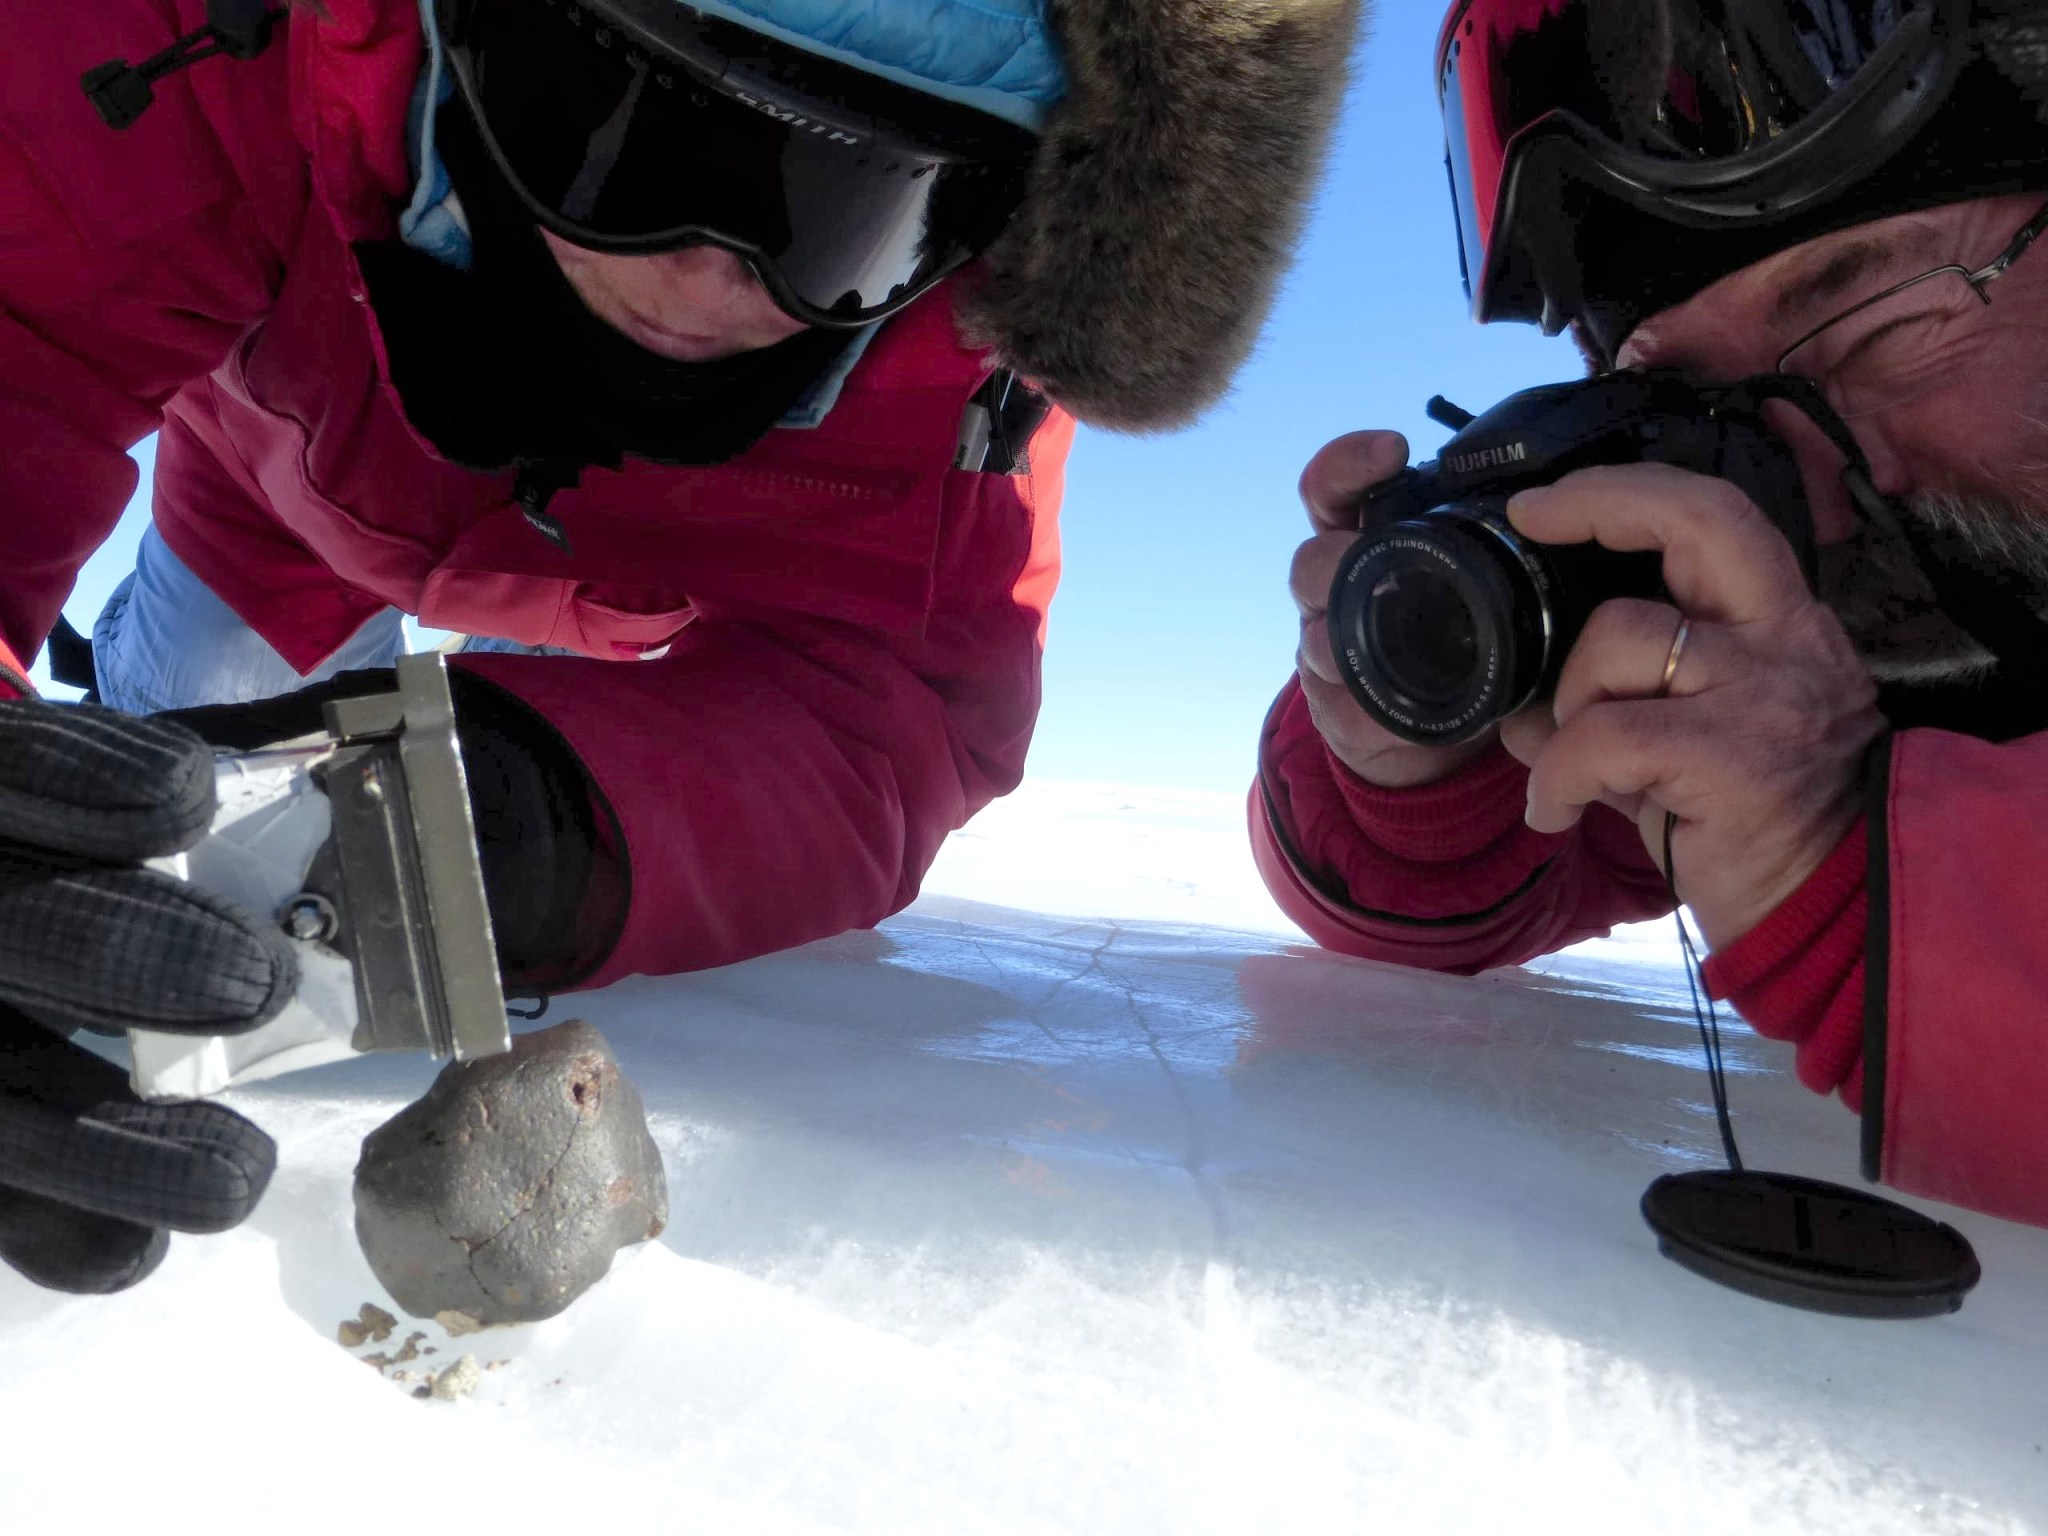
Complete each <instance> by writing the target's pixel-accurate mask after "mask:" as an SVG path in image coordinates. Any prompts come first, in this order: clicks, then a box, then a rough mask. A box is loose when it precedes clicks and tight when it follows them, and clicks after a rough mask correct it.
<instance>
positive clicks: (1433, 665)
mask: <svg viewBox="0 0 2048 1536" xmlns="http://www.w3.org/2000/svg"><path fill="white" fill-rule="evenodd" d="M1777 382H1779V381H1774V380H1771V379H1769V378H1768V377H1766V378H1764V379H1760V380H1746V381H1744V382H1742V383H1739V384H1733V385H1725V386H1711V385H1703V384H1700V383H1697V382H1695V381H1693V380H1690V379H1688V378H1687V377H1686V376H1685V375H1683V374H1681V373H1678V372H1675V371H1672V370H1668V369H1663V370H1657V369H1653V370H1644V371H1631V372H1616V373H1605V374H1601V375H1599V376H1597V377H1594V378H1590V379H1582V380H1578V381H1576V382H1573V383H1568V384H1547V385H1543V386H1541V387H1539V388H1536V389H1527V390H1523V391H1522V392H1521V393H1520V394H1517V395H1511V396H1509V397H1508V398H1507V399H1506V400H1504V401H1502V402H1501V403H1500V404H1499V405H1497V406H1495V407H1494V408H1493V409H1492V410H1490V411H1488V412H1486V413H1485V414H1484V415H1482V416H1478V417H1466V416H1465V414H1464V413H1463V412H1461V411H1457V410H1456V408H1455V407H1445V408H1444V409H1445V411H1447V412H1448V413H1450V416H1451V420H1452V421H1454V422H1456V421H1462V422H1463V425H1462V426H1460V427H1459V428H1458V431H1457V433H1456V435H1455V436H1453V437H1452V438H1451V440H1450V441H1449V442H1447V443H1445V444H1444V446H1443V450H1442V452H1441V453H1439V455H1438V456H1437V458H1436V459H1435V460H1433V461H1432V462H1430V463H1427V464H1423V465H1420V466H1417V467H1413V468H1409V469H1405V470H1403V471H1402V472H1401V473H1400V474H1399V475H1397V476H1396V477H1394V478H1393V479H1391V480H1388V481H1385V482H1383V483H1381V484H1380V485H1377V486H1375V487H1373V489H1372V490H1371V491H1370V492H1368V493H1367V494H1366V496H1365V498H1364V499H1363V501H1362V503H1361V505H1360V518H1359V527H1360V529H1361V530H1362V531H1361V532H1360V534H1359V537H1358V541H1357V542H1356V543H1355V544H1353V545H1352V546H1351V549H1350V550H1349V551H1348V552H1347V553H1346V555H1345V557H1344V560H1343V563H1342V565H1340V566H1339V568H1338V571H1337V576H1336V580H1335V582H1334V583H1333V585H1332V587H1331V590H1330V607H1329V622H1330V643H1331V647H1332V649H1333V650H1334V651H1335V652H1336V656H1337V661H1338V665H1339V667H1340V669H1341V670H1342V672H1343V674H1344V680H1345V682H1346V683H1347V684H1348V686H1349V687H1350V690H1351V693H1352V695H1353V696H1354V697H1355V698H1356V699H1357V700H1358V702H1359V703H1360V704H1361V705H1363V706H1364V708H1365V710H1366V712H1367V713H1368V714H1369V715H1371V716H1372V717H1373V718H1374V719H1375V720H1377V721H1378V722H1379V723H1380V724H1381V725H1383V726H1385V727H1386V728H1387V729H1388V730H1390V731H1392V732H1393V733H1394V734H1395V735H1397V736H1400V737H1403V738H1404V739H1406V740H1408V741H1412V742H1416V743H1418V744H1421V745H1425V746H1449V745H1452V744H1454V743H1457V742H1462V741H1469V740H1471V739H1472V738H1473V737H1475V736H1478V735H1480V734H1481V733H1482V732H1484V731H1485V730H1487V729H1488V728H1489V727H1491V726H1492V725H1494V724H1495V723H1496V722H1498V721H1500V720H1502V719H1504V718H1506V717H1507V716H1508V715H1511V714H1513V713H1515V712H1516V711H1517V710H1519V709H1522V708H1524V707H1525V706H1526V705H1528V704H1529V703H1531V702H1532V701H1533V700H1536V699H1539V698H1542V697H1544V696H1546V695H1547V694H1549V693H1550V691H1551V690H1552V689H1553V688H1555V686H1556V684H1557V676H1558V673H1559V671H1560V670H1561V669H1562V667H1563V666H1564V658H1565V656H1566V654H1567V653H1568V652H1569V651H1570V650H1571V648H1572V645H1573V643H1574V642H1575V641H1576V640H1577V639H1578V637H1579V632H1580V630H1581V629H1583V628H1584V627H1585V623H1586V619H1587V617H1588V616H1589V615H1590V614H1591V613H1592V611H1593V610H1594V609H1595V608H1597V607H1599V605H1600V604H1601V603H1603V602H1606V601H1607V600H1608V599H1609V598H1614V597H1645V598H1652V599H1658V600H1664V599H1666V598H1667V594H1666V592H1665V590H1664V584H1663V580H1662V574H1661V572H1662V561H1661V558H1660V556H1658V555H1657V554H1655V553H1648V554H1620V553H1616V552H1614V551H1612V550H1608V549H1603V548H1601V547H1600V546H1599V545H1597V544H1590V543H1589V544H1577V545H1557V544H1539V543H1537V542H1535V541H1533V540H1530V539H1526V538H1524V537H1523V536H1522V535H1521V534H1519V533H1517V532H1516V531H1515V529H1514V528H1513V527H1512V526H1510V525H1509V523H1508V519H1507V500H1508V498H1509V497H1510V496H1512V495H1513V494H1514V493H1515V492H1516V491H1519V490H1524V489H1526V488H1528V487H1531V486H1539V485H1548V484H1550V483H1551V482H1553V481H1555V480H1558V479H1560V478H1562V477H1563V476H1565V475H1567V474H1569V473H1571V472H1572V471H1573V470H1576V469H1584V468H1587V467H1589V466H1591V465H1597V464H1632V463H1638V462H1644V461H1650V462H1656V463H1663V464H1675V465H1677V466H1679V467H1680V468H1683V469H1689V470H1693V471H1696V472H1697V473H1700V474H1703V475H1712V476H1715V477H1717V478H1719V479H1722V480H1727V481H1729V482H1731V483H1732V484H1734V485H1735V486H1737V487H1738V488H1739V489H1741V490H1742V491H1743V492H1744V493H1745V494H1746V495H1747V496H1748V497H1749V498H1750V500H1752V501H1753V502H1755V503H1756V504H1757V506H1758V507H1760V508H1761V509H1762V510H1763V511H1764V513H1765V514H1766V515H1767V516H1768V517H1769V518H1770V519H1771V520H1772V522H1773V523H1775V524H1776V525H1777V527H1778V529H1779V531H1780V532H1782V533H1783V534H1784V535H1785V536H1786V538H1787V539H1788V540H1789V541H1790V542H1791V544H1792V547H1793V550H1794V552H1795V553H1796V554H1797V555H1798V557H1799V562H1800V568H1801V570H1802V571H1804V572H1805V573H1806V577H1807V583H1808V585H1809V586H1811V585H1812V582H1813V519H1812V513H1811V510H1810V509H1809V507H1808V506H1807V502H1806V493H1805V490H1804V488H1803V487H1802V485H1801V482H1800V478H1799V471H1798V467H1797V465H1796V464H1795V462H1794V460H1793V457H1792V452H1791V450H1790V449H1789V448H1788V447H1787V446H1786V444H1785V443H1784V442H1783V441H1782V440H1781V439H1780V438H1778V437H1777V436H1775V435H1774V434H1773V433H1772V432H1771V430H1770V429H1769V428H1768V427H1767V426H1766V425H1765V424H1764V421H1763V418H1762V407H1763V404H1764V403H1765V401H1766V400H1768V399H1770V398H1772V397H1773V396H1777V395H1781V394H1783V393H1785V391H1784V390H1782V389H1780V388H1777V387H1774V385H1775V384H1776V383H1777ZM1760 386H1761V387H1760Z"/></svg>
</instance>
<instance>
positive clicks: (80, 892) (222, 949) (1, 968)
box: [0, 700, 298, 1292]
mask: <svg viewBox="0 0 2048 1536" xmlns="http://www.w3.org/2000/svg"><path fill="white" fill-rule="evenodd" d="M214 804H215V801H214V788H213V756H212V752H211V750H210V749H209V748H208V746H207V745H206V743H205V742H203V741H201V740H200V739H199V738H198V737H197V736H195V735H193V734H192V733H191V732H190V731H188V730H186V729H184V728H183V727H180V726H177V725H174V724H172V723H170V722H168V721H162V720H153V719H142V718H136V717H131V716H125V715H118V714H114V713H112V712H110V711H106V710H101V709H97V708H95V707H92V706H90V705H75V706H60V705H51V704H43V703H38V702H34V701H16V700H6V701H0V1259H5V1260H6V1261H7V1262H8V1263H9V1264H11V1265H12V1266H13V1267H14V1268H15V1269H17V1270H19V1271H20V1272H21V1273H22V1274H24V1275H25V1276H27V1277H28V1278H29V1279H31V1280H33V1281H35V1282H36V1283H37V1284H40V1285H47V1286H52V1287H55V1288H57V1289H60V1290H67V1291H79V1292H105V1291H115V1290H120V1289H122V1288H123V1287H125V1286H128V1285H132V1284H134V1283H135V1282H136V1281H137V1280H140V1279H142V1278H143V1277H144V1276H145V1275H147V1274H148V1273H149V1272H150V1271H151V1270H152V1269H154V1268H155V1267H156V1265H157V1264H158V1263H159V1262H160V1261H161V1260H162V1258H163V1255H164V1251H165V1248H166V1246H167V1238H166V1236H165V1229H171V1230H176V1231H182V1232H218V1231H222V1230H225V1229H226V1228H228V1227H231V1226H234V1225H235V1224H236V1223H238V1222H239V1221H241V1220H242V1219H243V1218H244V1217H245V1216H247V1215H248V1214H249V1212H250V1210H251V1209H253V1208H254V1206H255V1204H256V1201H257V1199H258V1198H259V1197H260V1196H261V1195H262V1193H263V1189H264V1186H265V1184H266V1183H267V1182H268V1181H269V1178H270V1173H271V1169H272V1167H273V1165H274V1162H275V1149H274V1147H273V1146H272V1144H271V1142H270V1139H269V1138H268V1137H267V1136H265V1135H264V1134H263V1132H262V1131H260V1130H258V1129H257V1128H256V1127H255V1126H254V1125H252V1124H251V1123H250V1122H249V1121H247V1120H245V1119H243V1118H242V1117H241V1116H240V1115H237V1114H235V1113H233V1112H232V1111H230V1110H227V1109H224V1108H222V1107H221V1106H219V1105H215V1104H171V1105H152V1104H144V1103H142V1102H140V1101H139V1100H138V1099H137V1098H136V1097H135V1095H134V1094H133V1092H131V1091H130V1089H129V1087H128V1082H127V1075H126V1073H124V1072H123V1071H121V1069H119V1068H118V1067H116V1066H114V1065H112V1064H111V1063H109V1062H107V1061H106V1060H104V1059H103V1058H101V1057H100V1056H98V1055H96V1054H94V1053H93V1052H91V1051H88V1050H86V1049H84V1048H83V1047H81V1046H79V1045H76V1044H74V1043H72V1041H71V1040H70V1039H69V1038H67V1037H68V1035H69V1034H70V1032H71V1031H73V1030H75V1029H77V1028H80V1027H83V1028H86V1029H89V1030H93V1031H96V1032H103V1033H118V1032H120V1031H122V1030H126V1029H130V1028H136V1027H146V1028H150V1029H156V1030H166V1031H174V1032H189V1033H193V1034H207V1035H214V1034H234V1033H237V1032H239V1031H242V1030H246V1029H253V1028H255V1027H256V1026H257V1025H259V1024H262V1023H264V1022H265V1021H267V1020H269V1019H270V1018H272V1017H274V1016H275V1015H276V1014H277V1013H278V1011H279V1010H280V1009H282V1008H283V1007H284V1005H285V1004H286V1003H287V1002H288V1001H289V1000H290V998H291V996H292V993H293V991H294V990H295V989H296V987H297V985H298V967H297V964H296V961H295V960H294V957H293V955H292V951H291V947H290V945H289V944H288V943H287V942H286V940H285V939H284V937H283V935H282V934H281V933H280V932H279V931H278V930H277V928H276V926H275V925H274V924H273V923H270V922H268V921H265V920H263V919H262V918H260V917H258V916H256V915H254V914H251V913H248V912H245V911H243V910H241V909H240V908H238V907H236V906H235V905H234V904H233V903H231V902H227V901H224V900H222V899H221V898H219V897H217V896H214V895H212V894H210V893H208V892H206V891H202V890H198V889H196V888H194V887H191V886H188V885H186V884H184V883H183V882H182V881H179V880H175V879H172V878H171V877H169V876H167V875H163V874H159V873H157V872H155V871H153V870H147V869H143V868H140V867H139V865H140V863H141V861H142V860H145V859H150V858H156V857H160V856H163V855H168V854H172V853H177V852H179V851H181V850H183V849H185V848H188V847H190V846H191V845H192V844H194V843H196V842H197V841H199V839H200V838H202V837H203V836H204V835H205V834H206V830H207V827H208V825H209V824H210V822H211V821H212V818H213V813H214Z"/></svg>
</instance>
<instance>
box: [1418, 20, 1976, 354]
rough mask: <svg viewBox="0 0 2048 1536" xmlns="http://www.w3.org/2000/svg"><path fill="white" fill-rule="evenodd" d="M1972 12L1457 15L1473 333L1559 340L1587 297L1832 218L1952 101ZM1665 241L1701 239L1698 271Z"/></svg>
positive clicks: (1454, 190) (1458, 171)
mask: <svg viewBox="0 0 2048 1536" xmlns="http://www.w3.org/2000/svg"><path fill="white" fill-rule="evenodd" d="M1969 9H1970V7H1969V3H1968V0H1718V3H1717V0H1459V3H1458V4H1456V5H1454V6H1453V7H1452V10H1451V12H1450V15H1449V18H1448V19H1447V21H1446V22H1445V25H1444V30H1443V33H1442V35H1441V37H1440V38H1439V41H1438V45H1437V82H1438V89H1439V95H1440V99H1441V102H1442V106H1443V113H1444V129H1445V141H1446V158H1447V161H1448V164H1449V167H1450V178H1451V194H1452V202H1453V206H1454V207H1455V209H1456V213H1457V220H1458V237H1459V247H1460V254H1461V256H1462V258H1463V262H1464V269H1465V286H1466V292H1467V294H1468V295H1469V296H1470V297H1471V299H1472V304H1473V313H1474V316H1475V317H1476V318H1477V319H1479V320H1482V321H1485V320H1501V319H1515V320H1541V321H1542V322H1543V324H1544V326H1545V328H1546V329H1549V330H1553V331H1554V330H1556V329H1559V328H1561V326H1562V325H1563V324H1564V323H1566V322H1567V321H1568V320H1570V319H1571V318H1573V315H1572V313H1571V311H1572V310H1573V308H1574V306H1575V304H1577V303H1580V302H1583V301H1584V299H1585V292H1584V291H1582V290H1597V289H1600V288H1603V287H1612V286H1616V285H1622V286H1625V285H1626V282H1627V277H1626V275H1625V274H1624V273H1623V272H1622V271H1621V270H1620V269H1621V267H1622V265H1623V264H1625V263H1630V262H1633V263H1634V265H1635V269H1636V271H1637V272H1638V273H1641V272H1643V271H1644V270H1646V269H1648V268H1650V267H1653V266H1656V265H1659V264H1666V265H1668V264H1671V263H1674V262H1675V263H1676V264H1677V265H1679V266H1681V267H1682V266H1685V265H1687V264H1688V262H1697V263H1699V270H1700V271H1701V272H1705V271H1706V270H1707V265H1708V264H1709V263H1710V262H1711V261H1713V260H1714V259H1715V258H1716V257H1717V256H1719V257H1721V258H1722V259H1723V260H1725V259H1726V256H1725V242H1724V243H1723V247H1715V246H1714V242H1712V241H1708V242H1706V244H1705V246H1704V247H1702V246H1701V245H1700V243H1699V236H1698V233H1697V232H1699V231H1721V232H1723V233H1728V232H1735V231H1742V230H1745V229H1755V228H1758V227H1760V226H1765V225H1776V224H1781V223H1783V222H1784V221H1786V220H1788V219H1792V218H1795V217H1796V216H1798V215H1799V214H1801V213H1802V212H1805V211H1807V210H1809V209H1814V208H1818V207H1821V206H1823V205H1825V204H1827V203H1829V202H1831V201H1832V200H1834V199H1835V198H1837V197H1838V196H1840V195H1841V194H1842V193H1843V192H1844V191H1845V190H1846V189H1848V188H1850V187H1852V186H1854V185H1855V184H1856V183H1857V182H1859V181H1860V180H1862V179H1863V178H1865V177H1866V176H1868V175H1869V174H1870V173H1871V172H1872V171H1873V170H1875V169H1876V167H1877V166H1878V165H1880V164H1881V163H1882V162H1883V161H1884V160H1885V159H1887V158H1888V157H1890V156H1892V155H1894V154H1896V153H1897V152H1898V151H1899V150H1900V149H1902V148H1903V147H1904V146H1905V145H1906V144H1907V143H1909V142H1910V141H1911V140H1912V139H1913V138H1914V136H1915V135H1916V134H1918V133H1919V132H1920V130H1921V129H1922V128H1923V127H1925V126H1926V124H1927V123H1928V121H1929V120H1930V119H1931V118H1932V117H1933V115H1934V113H1935V112H1936V111H1937V110H1938V109H1939V108H1940V107H1941V105H1942V104H1943V102H1944V101H1945V100H1946V99H1947V97H1948V94H1949V91H1950V88H1951V87H1952V85H1953V83H1954V81H1955V78H1956V75H1957V73H1958V72H1959V70H1960V68H1961V66H1962V63H1963V62H1964V59H1965V57H1966V54H1967V46H1968V45H1967V33H1968V23H1969ZM1645 216H1647V218H1646V217H1645ZM1651 224H1662V225H1666V226H1669V225H1678V226H1684V227H1687V228H1689V229H1691V230H1692V231H1694V232H1695V233H1694V235H1693V236H1692V242H1693V247H1694V249H1693V253H1692V255H1691V256H1690V257H1688V256H1687V254H1686V251H1685V242H1684V241H1682V240H1681V241H1676V242H1670V243H1668V244H1667V247H1666V248H1662V249H1655V250H1652V249H1644V248H1640V247H1636V248H1633V249H1632V248H1631V247H1635V246H1636V242H1637V240H1638V239H1639V238H1640V237H1641V236H1642V234H1643V232H1644V230H1645V228H1646V226H1648V225H1651ZM1735 264H1736V265H1740V264H1742V263H1741V262H1740V261H1737V262H1736V263H1735ZM1603 266H1604V267H1605V268H1606V269H1607V270H1606V271H1605V272H1604V273H1603V271H1602V268H1603ZM1732 269H1733V268H1732V267H1731V266H1726V265H1724V266H1723V268H1722V270H1724V271H1725V270H1732ZM1681 275H1682V274H1677V273H1673V274H1669V277H1670V279H1671V280H1676V279H1677V278H1679V277H1680V276H1681ZM1716 275H1718V274H1716Z"/></svg>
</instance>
